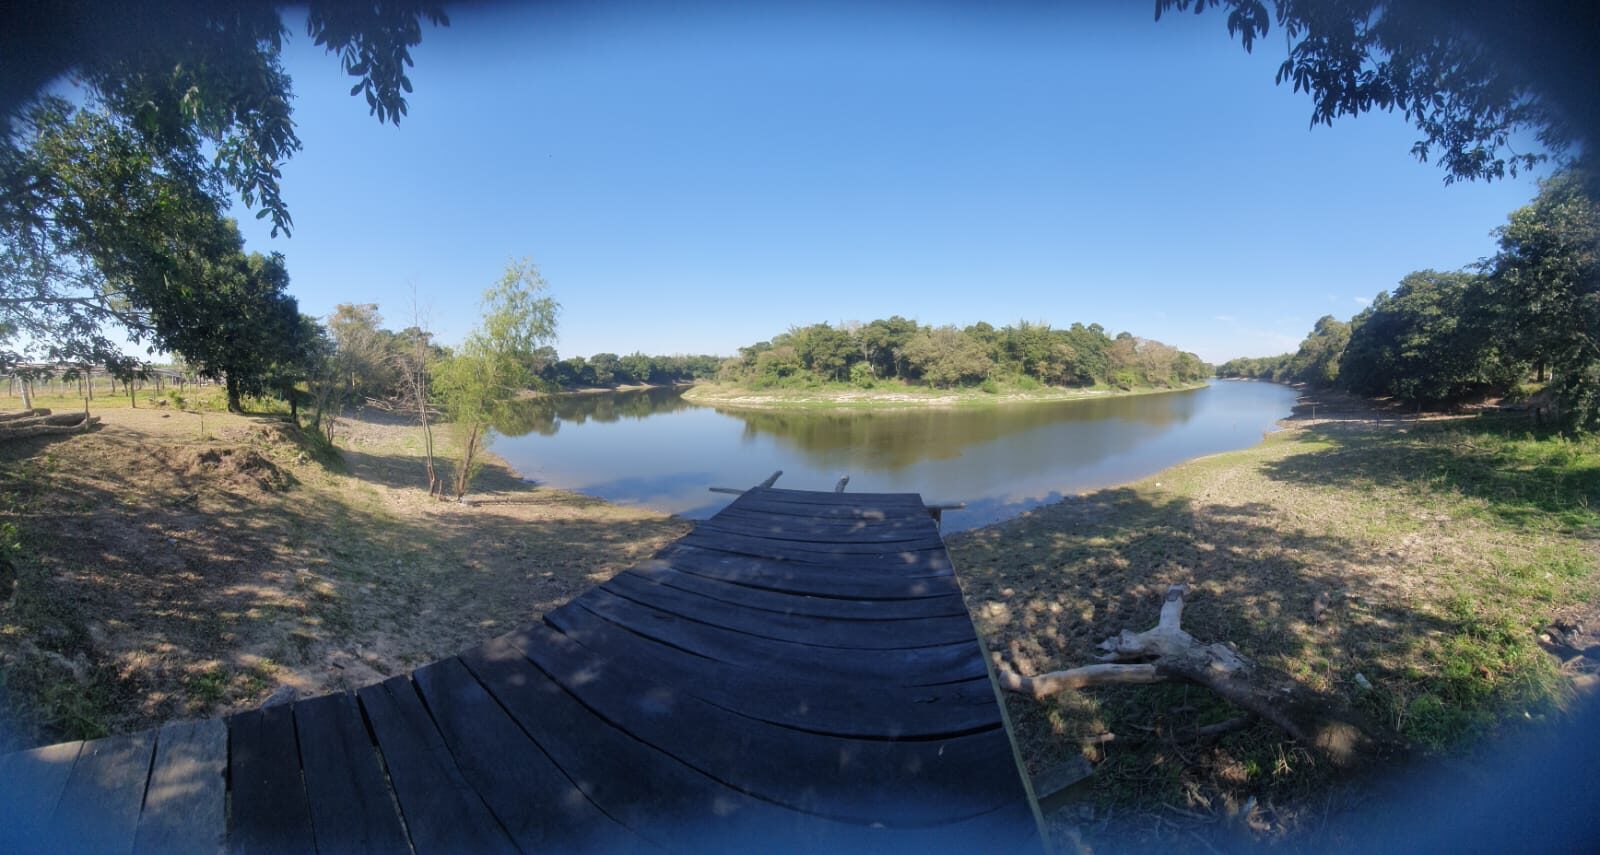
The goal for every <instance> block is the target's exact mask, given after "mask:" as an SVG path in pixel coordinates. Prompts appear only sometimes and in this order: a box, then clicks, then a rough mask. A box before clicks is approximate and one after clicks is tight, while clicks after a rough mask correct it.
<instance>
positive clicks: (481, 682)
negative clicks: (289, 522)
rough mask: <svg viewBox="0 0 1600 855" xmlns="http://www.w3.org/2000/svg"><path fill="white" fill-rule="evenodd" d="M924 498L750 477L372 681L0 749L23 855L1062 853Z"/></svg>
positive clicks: (2, 812)
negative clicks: (191, 719)
mask: <svg viewBox="0 0 1600 855" xmlns="http://www.w3.org/2000/svg"><path fill="white" fill-rule="evenodd" d="M1036 818H1037V814H1036V811H1035V809H1034V805H1033V803H1032V801H1031V799H1030V796H1029V792H1028V788H1027V784H1026V782H1025V779H1024V777H1023V775H1022V773H1021V772H1020V771H1019V769H1018V767H1017V764H1016V759H1015V754H1014V751H1013V747H1012V744H1011V741H1010V737H1009V735H1008V732H1007V730H1006V728H1005V726H1004V720H1003V716H1002V712H1001V707H1000V705H999V702H998V698H997V696H996V692H995V688H994V685H993V682H992V680H991V676H990V674H989V672H988V669H987V663H986V660H985V657H984V654H983V651H982V649H981V645H980V644H979V642H978V639H977V636H976V633H975V632H974V629H973V626H972V623H971V620H970V618H969V616H968V614H967V611H966V608H965V606H964V604H963V601H962V597H961V592H960V590H959V588H958V587H957V584H956V579H955V575H954V572H953V568H952V566H951V563H950V559H949V556H948V554H947V553H946V552H945V549H944V544H943V541H942V540H941V539H940V536H939V533H938V528H937V524H936V523H935V522H934V520H933V519H932V518H931V517H930V516H929V514H928V511H927V509H926V507H925V506H924V505H923V502H922V500H921V498H920V497H919V496H917V495H915V494H864V493H842V492H832V493H824V492H804V491H795V490H780V489H774V488H772V487H770V486H766V487H756V488H752V489H750V490H749V491H746V492H744V493H743V494H742V495H740V496H739V497H738V498H737V499H735V500H734V501H733V502H732V503H731V504H730V505H729V506H728V507H727V508H726V509H724V510H723V511H722V512H720V513H718V514H717V515H716V516H714V517H712V518H711V519H708V520H705V521H703V522H701V523H699V524H698V525H697V526H696V527H695V529H694V531H693V532H691V533H690V534H688V535H686V536H685V537H683V538H682V539H680V540H678V541H677V542H675V543H673V544H672V545H671V546H668V547H667V548H666V549H664V550H663V551H662V552H660V553H658V554H657V556H656V557H655V558H654V559H651V560H649V561H646V562H644V563H643V564H640V565H638V566H636V567H634V568H632V569H630V570H628V571H626V572H624V573H621V574H619V575H618V576H616V577H615V578H613V579H611V580H610V581H608V582H606V583H604V584H602V585H600V586H598V587H596V588H594V589H591V590H590V591H588V592H587V593H585V594H583V595H582V596H580V597H578V598H577V599H575V600H573V601H572V602H571V603H568V604H567V605H565V606H563V607H562V608H560V609H557V610H555V611H553V612H551V613H550V614H548V615H547V616H546V617H545V618H544V620H543V621H541V622H538V623H535V624H531V625H529V626H526V627H523V628H522V629H519V630H517V631H515V632H512V633H510V634H508V635H505V636H502V637H500V638H496V639H493V640H491V641H488V642H485V643H484V644H481V645H479V646H477V647H475V648H472V649H470V650H468V651H465V652H463V653H461V654H459V655H457V656H453V657H450V658H448V659H443V660H440V661H438V662H435V663H433V664H430V665H428V666H426V667H423V668H420V669H418V670H416V671H415V672H413V673H411V674H409V675H403V676H398V677H394V678H391V679H389V680H387V681H385V682H383V683H380V684H378V685H374V686H368V687H367V688H365V689H362V690H361V691H359V692H356V693H353V694H352V693H345V694H336V695H328V696H323V697H318V698H312V699H308V700H303V701H298V702H295V703H291V704H285V705H281V706H275V707H271V708H267V709H262V710H255V711H251V712H246V713H242V714H239V715H235V716H232V717H230V718H228V719H225V720H213V721H208V722H201V723H183V724H175V725H169V726H168V727H165V728H162V729H161V730H159V731H146V732H143V733H137V734H130V735H124V736H116V737H111V738H108V739H100V740H95V741H92V742H85V743H69V744H64V745H54V746H47V747H44V748H39V749H35V750H33V751H27V752H21V753H18V754H11V755H6V756H0V851H4V852H18V853H21V852H32V851H40V852H62V851H86V852H216V851H219V850H221V849H226V850H229V851H234V852H262V851H264V852H313V851H316V852H330V851H337V852H406V851H411V852H417V853H432V852H465V851H470V852H541V851H555V852H573V851H595V852H632V851H659V850H663V849H664V850H668V851H693V852H703V851H722V852H730V851H738V852H752V851H759V852H785V851H827V852H868V851H870V852H874V853H879V852H885V851H890V852H893V851H902V850H904V851H918V852H926V851H984V852H1014V851H1037V850H1039V849H1040V847H1041V844H1040V838H1039V829H1038V825H1037V822H1036Z"/></svg>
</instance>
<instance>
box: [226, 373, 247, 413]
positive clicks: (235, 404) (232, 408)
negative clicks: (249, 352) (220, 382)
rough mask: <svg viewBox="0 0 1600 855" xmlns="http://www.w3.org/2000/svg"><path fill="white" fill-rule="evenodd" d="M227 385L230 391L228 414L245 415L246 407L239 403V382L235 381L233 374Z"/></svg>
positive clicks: (230, 375) (229, 376) (229, 377)
mask: <svg viewBox="0 0 1600 855" xmlns="http://www.w3.org/2000/svg"><path fill="white" fill-rule="evenodd" d="M226 385H227V390H228V412H230V413H243V412H244V406H243V405H241V404H240V403H239V381H238V380H236V379H234V376H233V375H232V374H229V375H228V379H227V381H226Z"/></svg>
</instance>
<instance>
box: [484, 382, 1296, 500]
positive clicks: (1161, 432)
mask: <svg viewBox="0 0 1600 855" xmlns="http://www.w3.org/2000/svg"><path fill="white" fill-rule="evenodd" d="M1294 400H1295V391H1294V390H1293V389H1289V388H1286V387H1284V386H1278V385H1274V384H1271V383H1254V382H1245V381H1230V380H1222V381H1213V382H1212V383H1211V385H1210V386H1208V387H1206V388H1203V389H1196V390H1192V391H1187V392H1170V393H1165V394H1158V395H1137V396H1131V397H1119V398H1103V399H1089V400H1080V401H1060V402H1053V403H1033V404H1010V405H1003V406H996V407H982V408H974V409H912V410H892V411H889V410H884V411H845V412H820V411H790V412H749V411H739V410H725V411H718V410H716V409H712V408H710V407H703V406H698V405H695V404H691V403H690V402H688V401H685V400H684V399H683V396H682V394H681V392H679V391H677V390H672V389H650V390H644V391H637V392H617V393H609V394H600V395H569V396H561V397H558V398H554V399H550V400H541V401H530V402H526V403H524V404H522V405H519V408H518V409H517V411H516V412H515V413H514V414H513V415H512V416H511V417H509V418H508V419H506V420H505V421H504V423H503V424H500V425H497V426H496V436H495V438H494V440H493V444H492V448H493V450H494V451H495V453H497V454H499V455H500V456H501V457H504V458H505V459H506V460H507V461H508V462H510V463H511V465H512V466H514V467H515V468H516V469H517V471H518V472H521V473H522V475H523V476H524V477H526V478H530V479H532V480H534V481H536V482H538V483H540V484H548V485H550V486H553V487H561V488H565V489H570V490H576V491H578V492H582V493H587V494H589V495H592V496H598V497H600V498H602V499H607V500H609V501H613V502H618V503H621V504H629V505H642V506H645V507H649V508H654V509H656V510H660V511H666V512H670V513H676V514H681V515H683V516H687V517H692V518H697V519H698V518H704V517H707V516H710V515H711V514H713V513H716V512H717V511H718V510H720V509H721V508H722V507H723V506H724V505H726V504H727V503H728V502H729V501H730V500H731V499H732V497H731V496H728V495H724V494H718V493H711V492H709V491H708V490H707V489H706V488H707V487H711V486H723V487H747V486H750V485H751V484H754V483H757V482H759V481H761V480H762V479H763V478H765V477H767V476H768V475H769V474H771V473H772V472H773V470H777V469H782V470H783V477H782V478H781V479H780V480H779V481H778V486H781V487H790V488H794V489H811V490H831V489H833V485H834V482H836V481H837V480H838V479H839V478H840V476H843V475H849V476H850V484H849V487H848V489H850V490H859V491H862V492H897V493H898V492H907V493H913V492H914V493H921V494H922V496H923V498H924V499H925V500H927V501H928V502H957V501H961V502H966V503H967V508H966V509H965V510H962V511H951V512H948V513H946V514H945V517H944V527H945V529H946V530H947V531H949V530H959V529H964V528H972V527H975V526H980V525H987V524H989V523H991V522H995V521H997V520H1001V519H1006V518H1008V517H1012V516H1016V515H1017V514H1019V513H1021V512H1023V511H1025V510H1027V509H1029V508H1032V507H1035V506H1038V505H1040V504H1042V503H1045V502H1052V501H1057V500H1059V499H1061V498H1062V497H1063V496H1069V495H1073V494H1076V493H1082V492H1086V491H1089V490H1093V489H1096V488H1098V487H1105V486H1110V485H1113V484H1120V483H1124V482H1127V481H1133V480H1137V479H1139V478H1143V477H1145V476H1147V475H1151V474H1154V473H1156V472H1159V471H1160V470H1162V469H1165V468H1167V467H1168V466H1171V465H1173V464H1175V463H1179V462H1181V461H1184V460H1188V459H1190V458H1193V457H1199V456H1201V455H1206V454H1214V453H1216V452H1219V451H1228V450H1231V449H1236V448H1244V447H1247V446H1250V445H1254V444H1255V443H1257V442H1259V441H1260V440H1261V437H1262V435H1263V434H1264V433H1266V432H1268V431H1271V430H1273V427H1274V424H1275V422H1276V421H1277V420H1278V419H1281V418H1284V417H1285V416H1288V415H1289V410H1290V407H1291V406H1292V405H1293V404H1294Z"/></svg>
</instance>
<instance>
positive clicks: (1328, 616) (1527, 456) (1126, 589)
mask: <svg viewBox="0 0 1600 855" xmlns="http://www.w3.org/2000/svg"><path fill="white" fill-rule="evenodd" d="M1313 404H1315V405H1316V418H1315V419H1312V417H1311V407H1312V405H1313ZM1285 428H1286V429H1285V430H1283V431H1281V432H1278V433H1275V434H1272V435H1271V436H1269V437H1267V438H1266V440H1265V441H1263V442H1262V443H1261V444H1259V445H1257V446H1255V447H1252V448H1249V449H1245V450H1242V451H1236V452H1228V453H1224V454H1218V455H1213V456H1210V457H1205V458H1200V459H1196V460H1191V461H1189V462H1187V463H1184V464H1181V465H1179V466H1176V467H1173V468H1171V469H1168V470H1166V471H1164V472H1162V473H1160V474H1158V475H1155V476H1153V477H1151V478H1148V479H1145V480H1143V481H1140V482H1137V483H1134V484H1130V485H1127V486H1124V487H1118V488H1113V489H1107V490H1100V491H1097V492H1094V493H1090V494H1087V495H1084V496H1081V497H1076V498H1073V499H1070V500H1068V501H1064V502H1061V503H1058V504H1055V505H1051V506H1047V507H1044V508H1040V509H1037V510H1035V511H1032V512H1030V513H1027V514H1024V515H1023V516H1021V517H1019V518H1017V519H1014V520H1011V521H1009V522H1006V523H1001V524H998V525H995V526H991V527H989V528H985V529H978V530H974V531H971V532H965V533H960V534H955V535H952V536H951V537H949V538H948V541H949V544H950V549H951V554H952V556H953V558H954V560H955V564H956V567H957V571H958V573H959V574H960V577H961V580H962V585H963V588H964V590H965V593H966V596H967V601H968V606H969V608H970V609H971V611H972V615H973V618H974V620H975V621H976V623H977V625H978V627H979V630H980V632H981V633H982V634H983V635H984V637H985V639H986V641H987V643H988V645H989V648H990V649H991V650H993V651H995V652H996V653H998V654H1000V655H1003V656H1004V657H1005V658H1006V659H1007V660H1008V661H1009V662H1010V663H1012V665H1013V666H1014V667H1016V668H1017V669H1019V670H1020V671H1022V672H1023V673H1040V672H1043V671H1047V670H1053V669H1055V668H1060V667H1069V666H1072V665H1076V664H1086V663H1091V662H1094V661H1096V656H1097V655H1098V654H1099V652H1100V651H1099V650H1098V649H1097V648H1096V645H1097V644H1098V643H1099V642H1100V641H1101V640H1102V639H1104V638H1106V637H1108V636H1111V635H1114V634H1115V633H1116V632H1118V631H1119V630H1122V629H1132V630H1135V631H1138V630H1142V629H1145V628H1147V627H1149V626H1151V625H1153V624H1154V622H1155V618H1156V613H1157V611H1158V610H1159V604H1160V599H1161V592H1162V591H1164V590H1165V589H1166V587H1167V586H1168V585H1169V584H1172V583H1179V582H1183V583H1188V584H1190V585H1191V586H1193V588H1194V591H1193V593H1192V594H1191V595H1190V598H1189V601H1190V605H1189V608H1188V609H1187V610H1186V611H1185V612H1184V617H1183V620H1184V628H1185V629H1186V630H1188V631H1189V632H1190V633H1192V634H1193V635H1194V636H1195V637H1196V638H1198V639H1199V640H1201V641H1202V642H1214V641H1231V642H1234V643H1236V644H1237V645H1238V647H1239V649H1240V650H1241V651H1242V652H1243V653H1245V654H1246V655H1248V656H1251V657H1254V658H1255V659H1257V660H1258V661H1261V662H1263V663H1264V664H1266V665H1268V666H1270V667H1273V668H1275V669H1278V670H1280V671H1283V672H1285V673H1288V674H1290V675H1292V676H1293V677H1294V678H1296V679H1297V680H1299V681H1300V682H1302V683H1303V684H1304V685H1305V686H1307V687H1309V688H1311V689H1314V690H1316V691H1318V692H1322V693H1326V694H1328V695H1331V696H1334V697H1336V698H1339V699H1342V700H1344V701H1346V702H1348V703H1349V704H1350V705H1352V706H1353V707H1354V708H1355V709H1356V710H1358V711H1359V712H1361V713H1362V714H1364V715H1366V716H1367V717H1369V718H1370V719H1371V720H1372V721H1373V722H1376V723H1377V725H1378V726H1379V727H1380V728H1381V729H1382V731H1383V733H1382V735H1384V736H1388V737H1392V738H1395V739H1397V740H1399V741H1401V742H1403V743H1405V744H1407V745H1408V746H1410V748H1411V750H1412V751H1414V752H1415V753H1417V754H1420V755H1422V756H1425V757H1427V756H1434V757H1451V758H1456V759H1454V760H1452V761H1451V762H1455V763H1465V764H1467V768H1468V769H1469V770H1470V769H1471V764H1472V762H1473V761H1472V760H1471V759H1470V758H1472V757H1474V756H1476V755H1474V754H1473V752H1474V751H1477V750H1481V749H1483V747H1484V746H1491V745H1493V744H1496V743H1497V742H1498V741H1500V740H1501V739H1503V738H1504V737H1506V736H1508V735H1509V734H1511V733H1514V732H1516V731H1518V730H1522V729H1527V728H1528V725H1529V724H1530V723H1533V724H1538V725H1542V724H1543V723H1546V722H1550V721H1555V720H1559V719H1560V718H1561V717H1562V715H1563V713H1562V711H1563V709H1564V707H1565V705H1566V704H1567V703H1568V701H1569V699H1570V698H1571V697H1572V694H1573V691H1574V689H1573V686H1574V681H1573V680H1572V679H1571V678H1572V677H1574V676H1578V677H1580V678H1582V679H1580V682H1583V681H1584V680H1588V679H1592V678H1583V675H1582V674H1579V673H1576V672H1577V671H1583V670H1584V669H1587V668H1590V667H1591V666H1590V665H1585V664H1583V663H1584V662H1585V660H1583V659H1582V658H1579V659H1576V660H1573V663H1569V664H1568V665H1567V666H1566V667H1565V668H1563V667H1562V666H1561V665H1559V664H1558V661H1557V660H1556V659H1555V658H1554V657H1552V656H1550V655H1549V654H1547V653H1545V652H1544V650H1542V649H1541V648H1540V645H1539V635H1538V633H1539V632H1540V631H1542V630H1544V629H1546V628H1547V627H1550V626H1561V627H1573V626H1585V627H1588V628H1589V630H1588V631H1590V632H1593V630H1594V627H1595V625H1596V623H1597V620H1596V615H1597V612H1600V609H1597V603H1600V572H1597V556H1596V551H1595V548H1594V538H1595V532H1596V531H1597V527H1600V513H1597V511H1600V441H1597V440H1594V439H1588V440H1582V441H1575V440H1568V439H1564V438H1561V437H1559V436H1553V435H1549V434H1539V433H1532V432H1530V430H1531V425H1530V424H1529V423H1528V422H1527V421H1525V420H1522V419H1517V418H1512V417H1498V418H1493V417H1487V416H1486V417H1483V418H1465V419H1462V418H1455V419H1449V418H1438V419H1424V420H1422V421H1417V420H1413V419H1409V418H1399V417H1397V414H1395V413H1391V412H1387V411H1383V410H1377V409H1374V408H1371V407H1367V406H1365V405H1364V404H1362V403H1361V402H1358V401H1352V400H1349V399H1320V400H1309V399H1308V400H1305V401H1303V402H1302V405H1301V406H1299V407H1297V410H1296V416H1295V417H1294V418H1293V419H1291V420H1289V421H1287V422H1286V423H1285ZM1574 663H1575V664H1574ZM1007 705H1008V708H1009V711H1010V714H1011V717H1012V720H1013V723H1014V725H1015V733H1016V737H1017V740H1018V744H1019V746H1020V748H1021V750H1022V753H1023V756H1024V759H1025V761H1026V763H1027V765H1028V766H1029V769H1030V771H1031V772H1032V773H1034V774H1038V773H1041V772H1044V771H1045V770H1048V769H1053V768H1057V767H1059V766H1061V765H1062V764H1064V763H1067V762H1069V761H1072V760H1073V759H1074V758H1077V757H1082V758H1084V759H1086V760H1087V761H1088V762H1089V763H1091V764H1092V765H1093V767H1094V769H1095V772H1094V775H1093V777H1092V778H1091V779H1090V780H1089V781H1087V782H1086V783H1084V784H1082V785H1080V788H1079V789H1078V790H1077V791H1076V793H1075V796H1074V798H1073V801H1072V803H1071V804H1070V805H1069V806H1068V807H1067V808H1066V809H1064V810H1062V811H1058V812H1056V813H1054V814H1052V815H1051V817H1050V826H1051V828H1052V832H1053V834H1055V835H1056V836H1057V837H1058V839H1060V840H1061V841H1063V842H1064V843H1066V844H1068V845H1075V843H1074V841H1075V842H1080V843H1084V844H1087V845H1089V846H1091V847H1094V846H1096V845H1100V844H1103V845H1104V846H1105V847H1106V848H1111V849H1116V848H1121V847H1133V846H1136V847H1139V848H1141V849H1144V848H1151V847H1157V846H1180V847H1183V848H1189V847H1191V846H1192V845H1193V844H1194V843H1195V838H1196V836H1197V835H1198V836H1201V837H1203V838H1206V839H1207V840H1208V841H1214V842H1215V844H1216V845H1217V846H1219V848H1223V849H1228V848H1231V847H1232V846H1233V845H1236V844H1237V843H1239V842H1241V839H1249V840H1254V841H1257V842H1261V841H1265V840H1276V839H1282V838H1293V839H1295V840H1299V841H1302V842H1310V843H1316V844H1327V843H1334V842H1337V841H1332V840H1321V841H1316V840H1314V836H1315V835H1316V834H1317V833H1318V832H1319V831H1320V830H1322V829H1323V828H1324V824H1325V823H1328V822H1329V817H1333V818H1334V822H1335V824H1336V823H1337V819H1338V817H1340V816H1342V815H1345V814H1348V813H1349V812H1350V811H1352V810H1358V809H1361V808H1363V800H1366V799H1369V798H1370V796H1369V795H1368V792H1369V791H1368V790H1366V789H1364V788H1362V787H1359V786H1356V785H1354V783H1353V782H1352V781H1350V780H1348V779H1346V778H1342V777H1340V776H1338V775H1336V774H1335V773H1334V772H1333V771H1332V770H1330V769H1328V768H1326V766H1325V765H1319V764H1318V763H1317V762H1316V761H1315V760H1314V759H1313V758H1312V757H1311V755H1309V754H1307V753H1306V752H1305V750H1304V749H1303V748H1301V747H1299V746H1297V745H1295V744H1294V743H1292V742H1289V741H1287V740H1286V739H1284V737H1283V735H1282V734H1281V732H1279V731H1277V730H1276V729H1274V728H1273V727H1271V726H1270V725H1264V724H1260V723H1257V724H1254V725H1252V726H1251V727H1249V728H1248V729H1245V730H1242V731H1238V732H1234V733H1229V734H1227V735H1223V736H1221V737H1220V738H1217V739H1215V740H1212V741H1209V742H1208V741H1204V740H1197V739H1196V738H1195V737H1194V734H1195V733H1196V728H1198V727H1201V726H1205V725H1209V724H1213V723H1216V722H1220V721H1222V720H1224V719H1227V718H1229V717H1231V716H1232V715H1234V714H1235V713H1234V712H1232V711H1231V710H1230V708H1228V707H1226V706H1225V705H1224V704H1222V703H1220V702H1219V701H1218V700H1217V699H1216V698H1215V697H1213V696H1211V695H1210V694H1209V693H1207V692H1205V691H1203V690H1199V689H1195V688H1185V687H1183V686H1154V687H1125V688H1100V689H1094V690H1089V691H1084V692H1068V693H1066V694H1064V695H1062V696H1059V697H1058V698H1057V699H1055V700H1052V701H1049V702H1042V703H1041V702H1035V701H1032V700H1026V699H1022V698H1020V697H1015V696H1013V697H1009V698H1008V699H1007ZM1462 757H1466V758H1469V759H1461V758H1462ZM1382 771H1383V770H1378V771H1377V774H1378V775H1379V776H1380V777H1381V775H1382ZM1468 774H1476V773H1473V772H1469V773H1468ZM1366 807H1370V804H1368V805H1366ZM1208 845H1210V844H1209V843H1208Z"/></svg>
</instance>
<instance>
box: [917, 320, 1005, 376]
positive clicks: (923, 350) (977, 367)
mask: <svg viewBox="0 0 1600 855" xmlns="http://www.w3.org/2000/svg"><path fill="white" fill-rule="evenodd" d="M904 351H905V360H906V362H907V364H908V365H909V366H910V367H911V368H912V370H914V371H916V372H917V374H918V375H920V376H921V377H922V379H923V380H925V381H927V382H928V383H929V384H930V385H933V386H939V387H943V388H948V387H950V386H955V385H958V384H962V383H977V382H980V381H982V380H983V379H984V378H985V377H987V376H988V375H989V371H990V370H991V369H993V368H994V361H993V360H991V359H990V358H989V355H988V354H987V353H986V352H984V347H983V345H982V344H980V343H979V342H978V341H976V340H974V339H972V338H969V337H968V336H965V335H962V333H961V331H960V330H958V329H956V328H955V327H953V326H943V327H938V328H936V329H924V330H922V331H920V332H918V333H917V334H916V335H915V336H913V337H912V339H911V340H910V341H909V342H906V345H905V347H904Z"/></svg>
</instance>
